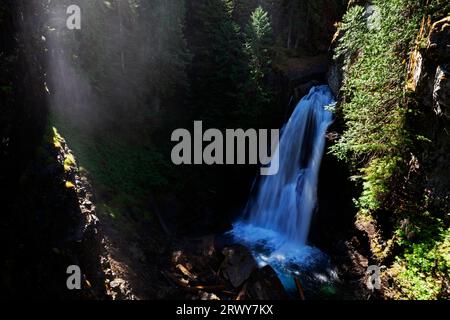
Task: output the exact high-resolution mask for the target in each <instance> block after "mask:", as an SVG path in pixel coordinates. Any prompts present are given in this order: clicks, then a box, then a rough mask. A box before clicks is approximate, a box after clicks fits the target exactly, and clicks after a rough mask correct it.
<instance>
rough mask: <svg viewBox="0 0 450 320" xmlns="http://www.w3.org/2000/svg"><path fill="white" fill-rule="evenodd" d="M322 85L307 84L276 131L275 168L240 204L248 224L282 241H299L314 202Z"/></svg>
mask: <svg viewBox="0 0 450 320" xmlns="http://www.w3.org/2000/svg"><path fill="white" fill-rule="evenodd" d="M333 103H334V100H333V95H332V93H331V91H330V89H329V88H328V87H327V86H317V87H314V88H312V89H311V91H310V92H309V94H308V95H307V96H306V97H304V98H303V99H302V100H301V101H300V102H299V104H298V105H297V107H296V108H295V110H294V113H293V114H292V116H291V118H290V119H289V121H288V122H287V124H286V125H285V127H284V128H283V130H282V136H281V140H280V144H279V146H278V149H277V153H276V154H275V157H278V158H279V159H278V160H279V163H280V169H279V172H278V174H276V175H274V176H264V177H262V180H261V182H260V185H259V187H258V189H257V190H256V192H257V195H256V197H255V199H254V200H252V201H250V202H249V204H248V206H247V208H246V212H245V214H246V216H247V217H248V223H249V224H252V225H254V226H257V227H261V228H265V229H269V230H273V231H275V232H277V233H279V234H280V235H283V236H284V237H285V238H286V241H289V242H292V243H296V244H299V245H305V244H306V241H307V238H308V232H309V226H310V222H311V216H312V214H313V211H314V209H315V208H316V202H317V179H318V175H319V168H320V163H321V161H322V155H323V151H324V145H325V133H326V130H327V128H328V126H329V125H330V123H331V121H332V114H331V112H330V111H329V110H327V109H326V108H325V107H326V106H327V105H330V104H333Z"/></svg>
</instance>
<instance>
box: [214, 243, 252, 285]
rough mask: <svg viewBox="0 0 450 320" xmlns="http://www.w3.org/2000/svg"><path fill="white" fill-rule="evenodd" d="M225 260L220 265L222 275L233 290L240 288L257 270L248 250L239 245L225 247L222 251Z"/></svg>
mask: <svg viewBox="0 0 450 320" xmlns="http://www.w3.org/2000/svg"><path fill="white" fill-rule="evenodd" d="M222 253H223V255H224V256H225V260H224V261H223V263H222V266H221V270H222V275H223V277H224V278H225V279H227V280H228V281H229V282H230V283H231V285H232V286H233V287H235V288H238V287H240V286H241V285H242V284H243V283H244V282H245V281H246V280H247V279H248V278H249V277H250V275H251V274H252V272H253V271H254V270H256V269H257V268H258V266H257V264H256V261H255V259H254V258H253V256H252V253H251V252H250V250H248V249H247V248H246V247H244V246H241V245H233V246H231V247H226V248H224V249H223V251H222Z"/></svg>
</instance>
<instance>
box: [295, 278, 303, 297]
mask: <svg viewBox="0 0 450 320" xmlns="http://www.w3.org/2000/svg"><path fill="white" fill-rule="evenodd" d="M294 281H295V286H296V287H297V291H298V295H299V296H300V300H305V292H304V291H303V287H302V283H301V282H300V279H299V278H298V277H294Z"/></svg>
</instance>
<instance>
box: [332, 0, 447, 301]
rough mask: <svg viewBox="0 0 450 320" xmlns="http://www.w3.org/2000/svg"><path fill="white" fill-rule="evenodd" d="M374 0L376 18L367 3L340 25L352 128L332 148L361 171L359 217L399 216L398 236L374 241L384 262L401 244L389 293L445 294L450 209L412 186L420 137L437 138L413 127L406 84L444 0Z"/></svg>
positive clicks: (343, 108) (346, 115)
mask: <svg viewBox="0 0 450 320" xmlns="http://www.w3.org/2000/svg"><path fill="white" fill-rule="evenodd" d="M373 5H374V6H375V7H373V8H374V9H375V13H374V14H372V15H371V16H370V15H369V14H368V13H367V9H365V8H364V7H362V6H359V5H354V6H353V7H351V8H350V9H349V10H348V12H347V13H346V15H345V16H344V19H343V22H342V25H341V26H340V30H341V37H340V40H339V42H338V45H337V49H336V55H335V59H336V60H340V61H343V64H344V73H345V75H344V83H343V87H342V92H341V93H342V99H341V100H342V103H341V105H340V109H339V110H338V112H341V113H342V116H343V119H344V121H345V130H344V132H343V134H342V136H341V137H340V139H339V141H338V142H337V143H336V144H335V145H334V146H333V147H332V153H333V154H335V155H336V156H337V157H338V158H339V159H342V160H345V161H348V163H350V165H351V167H352V169H354V171H355V172H356V175H355V177H354V178H355V179H356V180H357V181H358V182H359V183H360V185H361V189H362V191H361V194H360V196H359V198H358V199H357V200H356V203H357V205H358V207H359V216H360V217H359V219H360V220H361V219H362V220H364V221H373V222H374V224H375V225H378V226H379V227H380V228H381V229H383V228H384V229H388V230H389V229H390V228H389V227H388V226H386V225H383V222H382V221H391V223H392V221H397V227H394V233H393V234H392V235H391V239H389V240H387V241H383V240H381V241H379V240H380V239H381V238H382V237H381V236H380V235H379V234H377V235H373V237H375V238H376V239H372V241H371V249H372V254H373V255H374V258H375V259H376V260H378V261H384V260H385V259H386V258H387V257H389V256H392V255H393V251H392V250H393V249H394V248H397V249H396V252H397V253H395V254H396V258H395V263H394V264H393V265H392V266H391V268H390V269H389V270H388V272H387V274H389V275H390V276H392V277H393V280H394V286H393V288H390V289H388V290H387V295H388V296H390V297H395V298H410V299H430V298H433V299H436V298H443V297H445V292H446V290H447V289H446V286H448V281H449V250H448V249H449V242H450V237H449V223H448V222H449V216H448V213H447V212H442V210H445V209H443V208H440V209H439V208H438V209H436V208H431V205H430V204H428V203H427V201H420V199H417V197H416V198H414V200H412V201H411V200H409V199H410V198H413V196H411V195H408V193H411V190H409V189H407V188H405V186H404V181H405V180H406V179H407V178H405V176H407V175H408V161H411V160H410V156H411V153H412V152H414V150H415V148H416V145H415V144H414V143H415V141H424V140H427V141H429V139H427V138H425V137H422V136H421V135H420V134H419V135H417V133H416V132H414V131H412V130H411V129H410V128H409V127H408V125H407V122H408V119H409V118H410V117H414V113H411V106H412V105H413V102H412V101H411V99H412V98H411V97H409V96H408V94H407V92H406V90H405V83H406V75H407V65H408V58H409V53H410V50H411V49H412V48H413V47H414V44H415V42H414V41H415V40H416V37H417V34H418V31H419V27H420V21H421V19H422V17H423V16H424V15H426V14H431V13H432V12H435V11H436V10H442V9H443V7H444V4H443V2H442V1H431V2H429V1H428V2H426V3H425V2H424V1H422V2H421V1H410V0H389V1H373ZM417 41H420V39H419V40H417ZM421 138H422V139H421ZM418 188H420V186H419V185H417V186H416V189H418ZM439 210H441V211H439ZM423 212H425V213H423ZM386 215H390V216H386ZM380 217H383V219H380ZM385 224H386V222H385ZM405 228H406V229H405ZM386 236H387V237H389V232H387V234H386V235H385V237H386ZM393 240H395V246H394V245H393V244H394V242H393ZM380 243H384V245H380Z"/></svg>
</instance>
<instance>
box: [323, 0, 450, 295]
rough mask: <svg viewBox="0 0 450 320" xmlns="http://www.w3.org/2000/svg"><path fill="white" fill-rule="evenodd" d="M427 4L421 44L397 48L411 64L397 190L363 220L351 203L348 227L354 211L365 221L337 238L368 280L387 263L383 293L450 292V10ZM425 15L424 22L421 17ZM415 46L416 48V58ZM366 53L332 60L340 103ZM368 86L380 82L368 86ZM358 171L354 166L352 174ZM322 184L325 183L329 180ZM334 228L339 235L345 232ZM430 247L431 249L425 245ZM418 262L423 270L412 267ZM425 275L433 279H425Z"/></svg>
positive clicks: (340, 122)
mask: <svg viewBox="0 0 450 320" xmlns="http://www.w3.org/2000/svg"><path fill="white" fill-rule="evenodd" d="M357 4H358V5H360V6H361V10H362V11H361V12H363V13H362V15H364V19H365V21H364V22H363V24H364V25H366V24H367V27H370V25H369V24H370V23H369V21H370V16H371V14H370V12H369V10H368V9H369V7H370V6H369V5H368V4H367V2H366V1H358V2H357ZM352 5H354V3H352V4H351V6H352ZM439 8H441V9H439ZM421 9H422V10H423V11H422V12H427V14H423V19H422V23H421V25H420V26H419V25H417V32H418V35H417V39H416V42H415V47H413V48H412V49H411V48H409V45H408V46H406V47H404V48H402V47H401V43H402V41H406V40H404V39H402V38H399V39H398V42H399V43H398V44H397V47H396V48H395V50H397V51H398V54H399V55H402V56H405V60H404V61H403V64H404V65H408V71H407V75H406V77H405V80H404V81H403V80H402V81H403V82H404V87H405V88H404V89H402V88H400V90H399V92H400V93H402V95H404V99H403V100H402V101H401V102H400V103H399V107H400V108H401V109H403V110H406V109H407V112H406V115H405V123H404V124H402V125H401V126H399V130H403V133H402V134H403V135H404V137H405V141H404V143H403V146H404V147H403V148H404V150H403V151H402V152H401V153H403V154H404V155H403V157H404V158H405V160H404V163H403V164H401V165H400V166H399V168H398V169H397V172H396V174H395V175H394V176H392V177H391V178H390V182H389V184H390V186H391V188H392V189H391V190H390V192H389V195H388V196H387V199H389V200H388V203H386V204H385V205H384V207H383V208H381V209H378V211H374V212H371V218H369V219H363V218H361V217H362V215H359V218H358V219H355V218H354V217H353V215H354V214H355V212H354V211H353V212H352V211H348V210H345V211H344V212H342V213H343V215H342V219H341V223H340V225H341V226H343V221H345V217H348V218H349V219H354V220H357V221H356V222H355V226H356V228H355V227H352V226H351V225H350V224H349V225H347V230H349V233H348V234H347V235H346V236H345V235H343V234H341V236H344V237H343V238H340V239H350V240H338V238H335V240H337V243H341V246H340V247H341V249H340V250H341V252H345V251H346V250H343V248H344V247H346V248H347V257H349V258H350V259H349V260H347V262H344V264H343V266H344V269H348V267H349V266H350V265H352V264H353V265H356V268H353V270H352V269H351V268H350V271H353V274H357V273H358V272H359V274H360V277H361V279H363V280H364V279H365V277H364V272H365V269H366V268H367V265H368V264H378V265H385V266H386V267H387V268H386V270H387V271H386V272H384V273H383V275H384V276H383V279H384V280H383V286H382V287H383V290H382V291H381V296H380V297H384V298H386V297H387V298H400V297H403V298H404V297H407V298H413V299H416V298H418V297H426V298H425V299H427V298H430V297H434V298H439V297H441V298H442V297H444V298H445V297H448V296H449V289H448V288H449V286H448V280H445V276H443V274H442V273H440V272H441V271H439V270H444V274H445V270H448V269H446V268H448V265H449V261H448V256H447V258H445V254H444V255H442V252H445V249H442V248H445V247H446V246H448V236H447V238H446V236H444V234H445V232H446V231H445V230H447V229H448V226H449V222H450V221H449V220H448V218H449V217H448V212H449V203H450V202H449V199H450V194H449V190H450V185H449V183H450V174H449V171H448V168H447V167H446V166H447V163H448V154H449V152H450V149H449V144H450V137H449V130H450V128H449V117H448V105H449V94H448V93H449V92H450V91H449V63H450V55H449V49H448V48H449V47H450V44H449V41H450V33H449V32H450V20H449V19H450V18H449V17H448V16H447V17H445V14H443V13H447V12H448V10H446V9H445V5H444V4H443V3H442V2H439V1H435V2H434V3H433V4H432V5H430V7H428V2H427V5H425V4H424V5H423V7H422V8H421ZM447 9H448V5H447ZM439 10H440V11H439ZM405 12H407V11H405ZM372 14H373V13H372ZM361 18H362V17H361ZM418 21H419V22H420V19H418ZM419 27H420V28H419ZM342 37H343V32H342V31H339V32H338V33H337V34H336V35H335V39H337V40H338V41H339V39H341V38H342ZM357 40H358V39H354V42H352V43H357V42H356V41H357ZM334 47H335V46H333V48H334ZM409 50H411V51H412V53H411V54H410V56H409V59H408V55H409ZM362 52H363V51H362V50H361V48H356V55H355V56H354V57H353V58H352V59H350V60H347V61H345V62H344V59H342V56H341V57H340V58H338V59H335V60H334V61H333V63H332V65H331V66H330V72H329V73H328V82H329V84H330V87H332V89H333V91H334V92H335V94H336V96H337V97H338V98H339V99H338V100H339V105H342V104H345V103H348V101H346V100H345V99H347V100H351V99H352V96H351V94H352V92H351V90H352V87H351V86H347V87H346V92H345V94H342V91H341V86H342V83H343V81H344V82H345V77H346V76H347V74H346V71H347V68H348V67H349V65H350V66H351V65H352V63H354V61H353V60H357V59H359V58H360V57H361V54H364V53H365V54H367V52H364V53H362ZM376 58H381V59H382V57H376ZM405 73H406V72H405ZM354 76H355V75H353V77H354ZM381 79H383V78H381ZM354 80H355V79H354V78H352V79H350V81H354ZM367 90H374V89H373V88H367ZM375 91H376V90H375ZM371 92H372V91H371ZM343 96H345V97H343ZM337 111H338V112H337V114H336V117H337V118H336V122H335V124H334V125H333V127H332V128H331V131H336V132H343V131H345V130H346V128H347V125H348V124H347V123H346V120H345V119H344V117H343V114H342V112H345V111H342V110H341V109H340V108H339V106H338V109H337ZM408 141H409V142H408ZM331 145H332V143H331ZM327 159H328V160H327ZM326 161H331V163H333V162H334V160H333V159H332V157H331V158H328V157H326V158H325V162H326ZM350 162H351V161H350ZM362 163H364V162H362ZM349 168H350V169H351V170H352V171H353V172H356V173H357V174H360V171H359V169H361V168H364V164H363V165H361V164H360V165H357V164H354V163H352V164H350V165H349ZM380 169H383V168H380ZM363 170H364V169H363ZM363 173H364V171H363ZM350 175H351V174H350V172H348V176H350ZM325 179H326V178H325ZM366 181H367V180H366ZM321 189H322V190H324V187H323V186H322V188H321ZM325 189H326V188H325ZM348 190H349V191H350V193H352V194H353V197H355V198H357V197H358V196H359V195H360V194H361V192H362V191H361V190H359V188H355V189H353V190H351V189H348ZM323 208H324V206H323V205H322V209H321V208H319V218H320V217H321V216H323V217H327V218H329V219H333V216H332V215H331V216H330V215H329V213H328V214H327V212H329V211H327V210H325V211H324V210H323ZM341 208H343V207H341ZM348 208H351V206H350V207H348ZM323 220H326V218H323ZM333 221H335V220H333ZM436 221H438V222H436ZM337 223H339V222H337ZM432 225H433V226H432ZM438 225H439V227H437V226H438ZM338 229H341V228H338ZM320 230H322V228H319V231H318V232H319V233H320V232H321V231H320ZM439 230H440V231H439ZM328 234H333V235H337V234H339V232H338V233H330V232H328ZM329 243H330V242H329ZM446 243H447V244H446ZM423 248H428V249H426V252H421V251H420V250H423ZM427 250H428V251H427ZM431 250H437V251H433V252H431ZM333 252H339V249H338V250H336V249H333ZM439 252H440V253H439ZM344 256H345V255H344ZM420 259H422V260H420ZM446 259H447V260H446ZM419 260H420V261H430V263H431V264H433V265H435V266H437V265H439V266H440V267H439V268H441V269H439V270H438V268H437V267H436V268H434V267H433V268H431V269H430V268H428V267H426V266H425V265H424V264H422V262H418V261H419ZM349 261H350V263H349ZM413 266H414V268H416V269H415V270H416V271H412V268H413ZM410 268H411V269H410ZM358 270H359V271H358ZM417 270H419V271H417ZM431 270H434V271H431ZM420 277H422V278H420ZM426 277H428V278H426ZM425 278H426V279H427V280H421V279H425ZM427 281H429V282H427Z"/></svg>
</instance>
